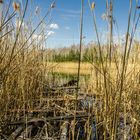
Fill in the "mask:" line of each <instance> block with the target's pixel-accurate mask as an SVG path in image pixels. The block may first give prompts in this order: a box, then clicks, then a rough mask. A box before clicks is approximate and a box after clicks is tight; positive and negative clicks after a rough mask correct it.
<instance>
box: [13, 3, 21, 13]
mask: <svg viewBox="0 0 140 140" xmlns="http://www.w3.org/2000/svg"><path fill="white" fill-rule="evenodd" d="M13 9H14V10H15V11H18V12H19V11H20V4H19V3H17V2H13Z"/></svg>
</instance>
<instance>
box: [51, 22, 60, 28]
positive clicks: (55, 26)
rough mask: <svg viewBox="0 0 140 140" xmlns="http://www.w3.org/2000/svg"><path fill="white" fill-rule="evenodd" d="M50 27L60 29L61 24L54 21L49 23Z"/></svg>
mask: <svg viewBox="0 0 140 140" xmlns="http://www.w3.org/2000/svg"><path fill="white" fill-rule="evenodd" d="M49 28H51V29H59V26H58V24H56V23H52V24H50V25H49Z"/></svg>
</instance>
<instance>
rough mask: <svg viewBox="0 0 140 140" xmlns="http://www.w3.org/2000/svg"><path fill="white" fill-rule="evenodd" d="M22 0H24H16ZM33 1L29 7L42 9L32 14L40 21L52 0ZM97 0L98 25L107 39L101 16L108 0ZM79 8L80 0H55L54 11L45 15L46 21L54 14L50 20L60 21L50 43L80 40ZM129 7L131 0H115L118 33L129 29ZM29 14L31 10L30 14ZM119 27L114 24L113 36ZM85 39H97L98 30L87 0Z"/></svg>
mask: <svg viewBox="0 0 140 140" xmlns="http://www.w3.org/2000/svg"><path fill="white" fill-rule="evenodd" d="M16 1H20V2H21V1H23V2H25V0H16ZM132 1H133V7H134V6H135V3H136V0H132ZM29 2H30V5H29V7H28V11H29V12H30V13H32V12H34V10H35V8H36V7H39V9H40V16H34V15H31V18H32V19H34V20H33V21H34V24H37V22H39V19H41V17H43V16H44V15H45V13H46V11H47V9H48V7H49V5H50V4H51V3H52V2H53V0H29ZM91 2H95V13H96V21H97V27H98V31H99V35H100V38H101V40H103V41H104V39H105V37H106V34H107V32H108V30H107V22H106V21H104V20H103V19H102V18H101V17H102V14H103V13H105V11H106V7H105V2H106V0H91ZM80 9H81V0H56V7H55V8H54V9H53V11H52V12H51V14H50V15H49V16H48V17H47V18H46V20H45V22H46V23H47V21H48V20H49V19H50V17H51V18H52V20H51V23H50V24H55V25H57V28H55V29H53V32H54V34H53V35H52V36H50V37H49V39H48V40H47V47H50V48H52V47H53V48H54V47H63V46H69V45H71V44H73V43H75V44H78V43H79V34H80V33H79V30H80ZM128 11H129V0H114V19H115V20H116V21H117V24H118V27H119V30H118V31H119V35H120V36H122V35H124V34H125V32H126V30H127V20H128ZM27 16H29V14H28V15H27ZM116 34H117V30H116V26H114V36H116ZM83 36H85V37H86V38H85V39H84V43H88V42H90V41H96V36H95V31H94V28H93V21H92V16H91V13H90V10H89V6H88V0H84V26H83Z"/></svg>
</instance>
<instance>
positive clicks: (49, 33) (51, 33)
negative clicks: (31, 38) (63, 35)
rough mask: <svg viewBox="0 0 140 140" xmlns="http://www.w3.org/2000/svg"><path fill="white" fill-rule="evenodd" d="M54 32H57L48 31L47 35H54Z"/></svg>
mask: <svg viewBox="0 0 140 140" xmlns="http://www.w3.org/2000/svg"><path fill="white" fill-rule="evenodd" d="M54 33H55V32H54V31H48V33H47V36H46V37H49V36H51V35H53V34H54Z"/></svg>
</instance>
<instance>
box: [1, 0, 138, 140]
mask: <svg viewBox="0 0 140 140" xmlns="http://www.w3.org/2000/svg"><path fill="white" fill-rule="evenodd" d="M0 6H2V7H3V6H4V3H3V1H0ZM113 6H114V5H113V1H112V0H110V2H108V0H106V13H107V21H108V22H109V29H110V31H109V32H110V36H109V44H106V45H105V46H104V47H103V46H102V44H101V42H100V37H99V33H98V27H97V24H96V15H95V10H96V7H95V3H91V2H90V1H89V8H90V10H91V16H92V18H93V27H94V28H93V31H95V33H96V37H97V42H98V43H97V45H96V46H97V47H96V48H95V49H96V52H97V53H96V54H95V56H96V59H97V60H94V62H92V61H88V56H87V61H88V63H82V62H81V53H82V41H83V37H82V36H83V34H82V30H83V28H84V27H83V7H84V3H83V0H82V5H81V21H80V22H81V33H80V48H79V62H77V63H53V62H46V58H47V57H48V56H49V54H48V53H47V52H46V51H45V50H44V47H45V46H44V43H45V41H46V40H45V39H44V38H45V36H44V32H43V29H42V26H41V25H42V24H43V23H44V19H46V18H47V16H48V15H49V13H50V12H51V10H52V9H53V8H55V3H52V4H51V5H50V7H49V8H48V10H47V11H46V14H45V15H44V17H42V18H41V20H40V21H39V22H38V24H37V26H36V27H34V28H33V29H26V27H25V26H23V25H24V24H25V23H26V22H25V21H26V20H25V15H26V12H27V7H28V0H26V3H25V6H24V7H23V9H24V10H23V12H21V7H20V5H19V4H18V3H13V12H12V13H11V10H9V9H10V7H11V1H10V2H9V6H8V8H7V9H6V11H4V12H3V14H2V16H1V19H0V20H1V23H0V110H1V111H0V139H4V140H7V139H9V140H14V139H18V140H21V139H34V140H35V139H38V140H39V139H47V140H48V139H61V140H66V139H72V140H75V139H77V140H78V139H86V140H90V139H97V140H107V139H109V140H121V139H122V140H127V139H131V140H139V139H140V105H139V102H140V65H139V60H140V49H139V47H140V44H139V42H138V41H137V42H136V41H135V40H134V35H135V32H136V29H137V24H138V21H139V16H137V15H136V14H134V21H133V28H132V31H131V28H130V23H131V20H132V0H130V9H129V13H128V28H127V32H126V39H125V45H124V46H122V44H119V45H118V46H117V49H114V48H115V44H114V43H113V26H114V25H113ZM134 10H135V11H137V10H139V6H138V3H136V8H135V9H134ZM19 19H20V20H19ZM136 19H137V20H136ZM15 21H17V22H18V23H19V21H20V24H19V25H18V24H17V25H18V26H17V25H15V24H14V22H15ZM36 31H38V32H39V33H40V35H41V36H42V40H41V41H40V40H38V39H34V38H33V35H34V34H35V33H36ZM122 48H124V49H123V51H122ZM71 68H72V69H74V71H71V70H70V69H71ZM54 72H57V73H74V74H76V73H77V75H76V79H74V80H72V81H69V82H68V83H65V82H66V81H63V79H62V81H63V82H62V84H61V85H60V81H59V80H58V79H55V77H53V73H54ZM51 74H52V75H51ZM81 74H89V75H90V78H89V79H88V80H87V81H82V78H81Z"/></svg>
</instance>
